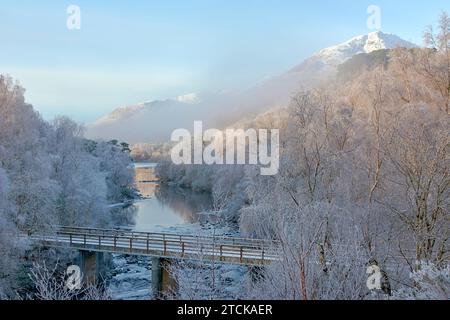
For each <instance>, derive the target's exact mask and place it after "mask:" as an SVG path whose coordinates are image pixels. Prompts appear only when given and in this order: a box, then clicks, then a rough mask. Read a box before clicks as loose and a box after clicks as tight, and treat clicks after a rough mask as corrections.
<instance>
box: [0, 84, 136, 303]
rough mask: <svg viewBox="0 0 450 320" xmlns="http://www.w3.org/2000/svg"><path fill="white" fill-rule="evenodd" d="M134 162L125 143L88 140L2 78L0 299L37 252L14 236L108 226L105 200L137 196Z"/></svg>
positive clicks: (75, 127)
mask: <svg viewBox="0 0 450 320" xmlns="http://www.w3.org/2000/svg"><path fill="white" fill-rule="evenodd" d="M130 161H131V158H130V155H129V150H128V149H127V146H126V145H124V144H118V143H117V142H115V141H113V142H94V141H89V140H86V139H85V138H83V128H82V127H81V126H80V125H78V124H77V123H75V122H73V121H72V120H70V119H68V118H65V117H59V118H56V119H55V120H54V121H52V122H47V121H44V120H43V119H42V118H41V117H40V115H39V114H38V113H37V112H36V111H34V110H33V107H32V106H31V105H29V104H27V103H26V102H25V100H24V89H23V88H22V87H20V86H19V85H17V84H15V83H14V82H13V81H12V79H11V78H10V77H8V76H2V75H0V254H1V255H2V258H1V259H0V297H1V296H4V295H5V296H11V295H12V294H14V292H13V291H14V290H16V289H17V286H18V285H20V284H19V283H18V280H17V270H18V268H20V265H21V259H22V257H23V255H25V254H26V252H27V251H29V250H32V249H33V248H32V247H30V246H29V244H27V242H26V240H24V241H19V239H18V238H17V237H15V236H17V235H18V233H19V232H20V233H22V234H27V233H28V234H32V233H33V232H37V231H43V230H48V231H51V230H52V229H53V228H55V227H56V226H58V225H81V226H106V225H107V224H108V223H109V221H110V219H109V217H108V207H107V205H108V204H109V203H117V202H121V201H123V200H126V199H128V198H130V197H134V192H133V189H131V188H130V187H131V186H132V182H133V172H132V171H131V170H130V169H129V164H130Z"/></svg>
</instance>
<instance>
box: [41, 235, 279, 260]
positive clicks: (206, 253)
mask: <svg viewBox="0 0 450 320" xmlns="http://www.w3.org/2000/svg"><path fill="white" fill-rule="evenodd" d="M33 237H34V239H36V240H40V241H42V242H45V243H47V244H53V245H55V244H56V245H57V246H70V247H77V248H88V249H95V250H99V251H110V252H118V253H130V254H144V255H156V256H160V257H180V258H191V259H192V258H193V259H197V260H203V259H206V260H208V261H213V260H216V261H225V262H227V261H228V262H233V263H239V264H251V265H262V264H265V263H268V262H270V261H273V260H277V259H278V257H277V254H276V243H274V242H268V241H257V240H255V239H251V240H252V241H245V240H249V239H245V238H238V239H236V240H235V243H233V240H232V239H230V238H225V237H209V236H207V237H196V236H191V235H177V234H164V233H150V232H129V231H124V230H115V229H112V230H110V229H96V228H77V227H61V228H60V230H59V231H57V233H56V234H54V235H35V236H33Z"/></svg>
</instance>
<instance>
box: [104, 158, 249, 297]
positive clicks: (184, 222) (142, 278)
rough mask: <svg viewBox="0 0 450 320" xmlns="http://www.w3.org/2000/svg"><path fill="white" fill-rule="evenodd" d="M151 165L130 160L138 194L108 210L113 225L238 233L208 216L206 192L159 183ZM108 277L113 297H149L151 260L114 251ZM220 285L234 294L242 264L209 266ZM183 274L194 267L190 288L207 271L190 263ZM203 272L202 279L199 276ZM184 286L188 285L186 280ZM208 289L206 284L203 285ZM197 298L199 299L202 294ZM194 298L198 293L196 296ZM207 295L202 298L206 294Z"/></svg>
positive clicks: (209, 201)
mask: <svg viewBox="0 0 450 320" xmlns="http://www.w3.org/2000/svg"><path fill="white" fill-rule="evenodd" d="M155 167H156V164H153V163H137V164H135V165H134V171H135V185H136V188H137V189H138V191H139V193H140V194H141V197H142V199H141V200H138V201H136V202H134V203H133V204H132V205H128V206H125V207H123V208H117V209H114V210H113V220H114V224H115V226H116V227H121V228H126V229H130V230H136V231H148V232H169V233H170V232H174V233H182V234H198V235H212V234H216V235H237V230H236V228H235V227H230V226H224V225H222V224H220V222H218V221H217V218H214V216H212V215H209V214H208V212H210V210H211V207H212V199H211V196H210V195H209V194H207V193H199V192H194V191H192V190H188V189H181V188H179V187H175V186H166V185H160V184H159V182H158V179H157V177H156V176H155ZM112 264H113V268H112V277H111V279H110V281H109V284H108V290H109V293H110V295H111V296H112V298H113V299H118V300H142V299H150V297H151V295H152V292H151V259H150V258H147V257H139V256H127V255H116V254H114V255H113V258H112ZM214 268H215V269H217V270H216V272H217V274H218V276H217V277H218V282H219V284H220V285H223V286H224V287H223V288H221V290H220V291H221V294H220V295H219V296H218V297H219V298H223V299H226V298H235V296H236V292H239V291H242V290H241V286H242V285H243V281H244V278H245V276H244V275H245V272H246V268H244V267H238V266H232V265H218V266H214ZM184 272H185V273H187V274H185V275H184V276H185V277H188V278H189V277H190V276H191V275H190V274H189V273H192V272H195V273H196V274H195V275H196V279H199V280H198V282H201V284H199V283H196V284H193V286H195V287H202V286H203V287H205V283H206V287H207V286H208V281H207V278H208V277H209V273H207V272H204V271H202V270H196V269H195V268H192V269H189V270H188V269H186V270H185V271H184ZM202 273H203V277H204V278H205V279H201V277H202ZM186 286H187V285H186ZM204 291H205V292H206V293H205V294H207V292H208V291H209V290H208V288H205V290H204ZM199 294H200V298H201V293H199ZM196 297H197V298H198V296H196ZM205 298H207V297H205Z"/></svg>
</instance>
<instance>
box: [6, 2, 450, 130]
mask: <svg viewBox="0 0 450 320" xmlns="http://www.w3.org/2000/svg"><path fill="white" fill-rule="evenodd" d="M70 4H76V5H78V6H79V7H80V8H81V30H72V31H70V30H68V29H67V28H66V20H67V17H68V15H67V13H66V8H67V7H68V6H69V5H70ZM371 4H374V5H378V6H379V7H380V8H381V13H382V16H381V17H382V28H381V30H382V31H384V32H387V33H395V34H397V35H399V36H400V37H402V38H404V39H406V40H409V41H412V42H416V43H419V44H420V43H421V34H422V31H423V29H424V27H425V26H426V25H428V24H434V23H435V22H436V20H437V18H438V15H439V13H440V11H441V10H447V11H450V1H441V0H432V1H422V0H409V1H407V0H395V1H392V0H386V1H384V0H383V1H377V0H371V1H365V0H342V1H332V0H329V1H325V0H315V1H300V0H147V1H132V0H130V1H124V0H118V1H106V0H104V1H100V0H97V1H96V0H89V1H88V0H82V1H81V0H78V1H77V0H73V1H50V0H41V1H35V0H16V1H1V2H0V73H8V74H10V75H11V76H13V77H14V78H15V79H17V80H19V81H20V83H21V84H22V85H23V86H24V87H25V88H26V90H27V93H26V98H27V100H28V102H30V103H32V104H33V105H34V106H35V108H36V109H38V110H39V111H40V112H41V113H42V114H43V115H44V117H45V118H48V119H49V118H52V117H53V116H55V115H58V114H65V115H69V116H71V117H73V118H74V119H76V120H78V121H83V122H89V121H92V120H94V119H96V118H97V117H98V116H100V115H103V114H105V113H107V112H109V111H111V110H112V109H114V108H116V107H118V106H121V105H127V104H133V103H137V102H141V101H147V100H153V99H161V98H169V97H174V96H178V95H182V94H187V93H190V92H210V91H220V90H233V89H236V88H246V87H248V86H251V85H252V84H254V83H256V82H258V81H260V80H262V79H263V78H264V77H266V76H270V75H276V74H280V73H282V72H284V71H286V70H287V69H290V68H291V67H293V66H295V65H296V64H298V63H300V62H301V61H302V60H303V59H304V58H306V57H308V56H310V55H311V54H312V53H314V52H316V51H318V50H320V49H322V48H324V47H327V46H330V45H334V44H337V43H340V42H342V41H345V40H348V39H349V38H351V37H353V36H356V35H359V34H364V33H368V32H370V31H371V30H368V29H367V26H366V20H367V18H368V15H367V13H366V10H367V7H368V6H369V5H371Z"/></svg>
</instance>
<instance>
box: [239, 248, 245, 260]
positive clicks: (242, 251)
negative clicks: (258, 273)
mask: <svg viewBox="0 0 450 320" xmlns="http://www.w3.org/2000/svg"><path fill="white" fill-rule="evenodd" d="M240 254H241V255H240V259H239V261H240V262H241V263H242V261H243V258H244V247H242V246H241V252H240Z"/></svg>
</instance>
